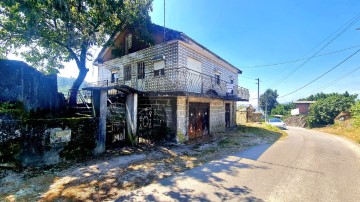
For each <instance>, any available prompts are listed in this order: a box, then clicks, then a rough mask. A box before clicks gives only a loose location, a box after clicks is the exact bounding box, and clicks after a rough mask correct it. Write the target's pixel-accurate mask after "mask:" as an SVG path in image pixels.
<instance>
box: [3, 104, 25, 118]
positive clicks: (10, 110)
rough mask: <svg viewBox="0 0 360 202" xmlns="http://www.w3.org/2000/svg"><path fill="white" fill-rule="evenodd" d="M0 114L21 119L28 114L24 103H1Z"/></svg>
mask: <svg viewBox="0 0 360 202" xmlns="http://www.w3.org/2000/svg"><path fill="white" fill-rule="evenodd" d="M0 114H7V115H10V117H13V118H21V117H23V116H24V115H25V114H26V111H25V109H24V105H23V103H22V102H0Z"/></svg>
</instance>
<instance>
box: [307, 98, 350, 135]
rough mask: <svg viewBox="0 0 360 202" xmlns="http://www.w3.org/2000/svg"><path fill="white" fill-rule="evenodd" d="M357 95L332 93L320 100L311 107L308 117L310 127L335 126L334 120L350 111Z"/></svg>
mask: <svg viewBox="0 0 360 202" xmlns="http://www.w3.org/2000/svg"><path fill="white" fill-rule="evenodd" d="M356 97H357V95H356V94H355V95H349V94H348V93H347V92H345V93H344V94H338V93H332V94H329V95H326V96H325V98H320V99H318V100H317V101H316V103H313V104H311V105H310V112H309V116H308V117H307V125H308V127H310V128H312V127H317V126H323V125H327V124H333V123H334V119H335V117H336V116H337V115H339V113H340V112H343V111H349V110H350V108H351V106H352V105H353V104H354V103H355V99H356Z"/></svg>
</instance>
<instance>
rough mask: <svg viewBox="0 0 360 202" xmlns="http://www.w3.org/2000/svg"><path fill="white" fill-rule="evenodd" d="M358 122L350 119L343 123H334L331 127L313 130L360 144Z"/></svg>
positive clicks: (359, 126)
mask: <svg viewBox="0 0 360 202" xmlns="http://www.w3.org/2000/svg"><path fill="white" fill-rule="evenodd" d="M358 122H359V121H358V120H356V119H355V118H351V119H349V120H345V121H336V122H335V123H334V124H333V125H331V126H328V127H323V128H314V129H315V130H318V131H322V132H326V133H331V134H335V135H339V136H342V137H346V138H348V139H351V140H353V141H355V142H357V143H359V144H360V125H359V123H358Z"/></svg>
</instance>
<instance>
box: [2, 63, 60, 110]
mask: <svg viewBox="0 0 360 202" xmlns="http://www.w3.org/2000/svg"><path fill="white" fill-rule="evenodd" d="M0 80H1V82H0V89H1V90H0V102H16V101H20V102H22V103H23V104H24V107H25V110H27V111H30V110H35V111H36V110H37V109H41V110H58V109H59V108H61V107H62V106H61V104H62V103H61V101H62V99H61V98H62V97H61V95H59V94H58V88H57V75H56V74H50V75H45V74H43V73H42V72H39V71H38V70H36V69H35V68H33V67H31V66H29V65H28V64H26V63H25V62H22V61H17V60H0Z"/></svg>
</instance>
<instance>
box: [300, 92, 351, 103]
mask: <svg viewBox="0 0 360 202" xmlns="http://www.w3.org/2000/svg"><path fill="white" fill-rule="evenodd" d="M337 95H339V96H344V97H350V98H351V99H356V98H357V96H358V95H357V94H353V95H350V94H349V92H347V91H345V93H343V94H339V93H328V94H326V93H322V92H321V93H316V94H315V95H310V96H309V97H307V98H302V99H299V101H304V100H307V101H317V100H320V99H325V98H327V97H330V96H337Z"/></svg>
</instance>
